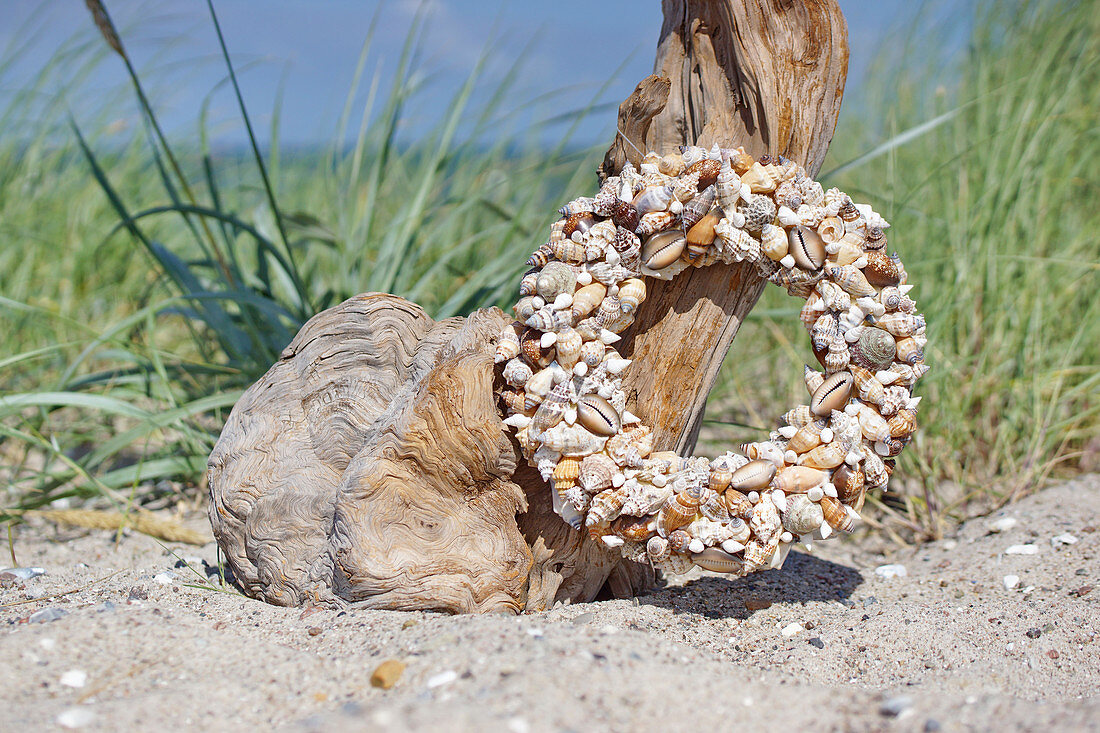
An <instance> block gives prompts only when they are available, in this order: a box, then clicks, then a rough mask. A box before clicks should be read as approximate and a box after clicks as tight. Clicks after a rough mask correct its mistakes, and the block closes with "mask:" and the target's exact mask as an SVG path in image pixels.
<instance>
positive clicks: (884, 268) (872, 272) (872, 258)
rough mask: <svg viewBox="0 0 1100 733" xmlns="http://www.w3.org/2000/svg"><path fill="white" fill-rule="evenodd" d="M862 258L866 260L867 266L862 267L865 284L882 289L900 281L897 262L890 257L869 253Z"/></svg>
mask: <svg viewBox="0 0 1100 733" xmlns="http://www.w3.org/2000/svg"><path fill="white" fill-rule="evenodd" d="M864 256H865V257H866V258H867V264H866V265H864V267H863V274H864V275H866V276H867V282H869V283H871V284H872V285H875V286H876V287H880V288H883V287H887V286H890V285H897V284H898V282H899V281H900V280H901V273H900V272H899V271H898V265H897V262H896V261H895V260H894V259H893V258H892V257H888V256H887V255H886V253H885V252H883V251H881V250H878V251H871V252H868V253H867V254H866V255H864Z"/></svg>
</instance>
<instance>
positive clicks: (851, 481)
mask: <svg viewBox="0 0 1100 733" xmlns="http://www.w3.org/2000/svg"><path fill="white" fill-rule="evenodd" d="M831 482H832V484H833V486H834V487H835V488H836V495H837V498H838V499H840V501H842V502H843V503H845V504H851V505H855V504H856V503H857V502H858V504H859V506H856V507H855V509H856V511H859V510H860V509H861V508H862V507H863V494H864V484H865V481H864V477H863V471H861V470H859V469H858V468H855V469H853V468H849V467H848V466H846V465H843V464H841V465H840V466H838V467H837V469H836V470H835V471H833V476H832V479H831Z"/></svg>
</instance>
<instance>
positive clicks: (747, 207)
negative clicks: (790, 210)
mask: <svg viewBox="0 0 1100 733" xmlns="http://www.w3.org/2000/svg"><path fill="white" fill-rule="evenodd" d="M776 212H777V209H776V207H775V202H774V201H772V200H771V198H769V197H768V196H762V195H759V194H751V195H749V198H748V199H747V200H745V199H742V200H741V201H738V202H737V213H739V214H741V215H742V216H744V217H745V229H746V230H748V231H750V232H759V231H760V230H761V229H763V228H764V225H765V224H771V223H772V222H773V221H775V215H776Z"/></svg>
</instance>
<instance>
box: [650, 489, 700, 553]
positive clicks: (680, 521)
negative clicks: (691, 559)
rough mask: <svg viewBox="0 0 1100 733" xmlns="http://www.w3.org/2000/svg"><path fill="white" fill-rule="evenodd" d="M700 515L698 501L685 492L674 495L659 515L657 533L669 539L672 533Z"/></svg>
mask: <svg viewBox="0 0 1100 733" xmlns="http://www.w3.org/2000/svg"><path fill="white" fill-rule="evenodd" d="M698 513H699V502H698V500H697V499H695V498H693V497H692V496H690V495H688V494H686V493H684V492H681V493H679V494H674V495H673V496H672V498H670V499H669V500H668V502H667V503H665V505H664V506H663V507H661V510H660V511H659V512H658V513H657V532H658V533H659V534H661V535H663V536H665V537H668V536H669V534H670V533H671V532H674V531H675V530H677V529H679V528H681V527H685V526H687V525H688V524H690V523H691V521H692V520H693V519H695V515H696V514H698ZM678 551H679V550H678Z"/></svg>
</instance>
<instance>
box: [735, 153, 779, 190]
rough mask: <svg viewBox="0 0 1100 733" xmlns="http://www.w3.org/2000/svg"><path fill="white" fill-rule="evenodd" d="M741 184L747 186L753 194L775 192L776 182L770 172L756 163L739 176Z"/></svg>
mask: <svg viewBox="0 0 1100 733" xmlns="http://www.w3.org/2000/svg"><path fill="white" fill-rule="evenodd" d="M741 183H743V184H745V185H746V186H748V187H749V190H750V191H752V192H753V193H771V192H772V191H774V190H775V187H776V183H777V181H776V179H775V177H774V176H772V175H771V172H770V171H768V170H767V168H765V167H764V166H763V165H761V164H760V162H759V161H757V162H756V163H753V164H752V165H751V166H750V167H749V169H748V170H747V171H745V172H744V173H742V174H741Z"/></svg>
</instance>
